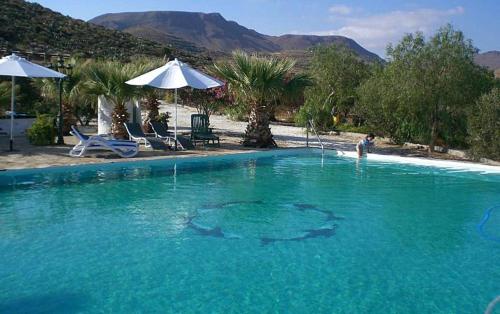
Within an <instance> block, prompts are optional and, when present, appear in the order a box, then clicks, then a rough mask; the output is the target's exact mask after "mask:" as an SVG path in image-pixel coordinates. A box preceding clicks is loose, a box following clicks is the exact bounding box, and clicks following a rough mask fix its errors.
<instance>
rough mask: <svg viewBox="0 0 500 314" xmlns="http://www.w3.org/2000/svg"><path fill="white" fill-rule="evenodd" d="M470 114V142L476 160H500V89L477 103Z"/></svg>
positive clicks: (495, 89) (492, 91) (493, 90)
mask: <svg viewBox="0 0 500 314" xmlns="http://www.w3.org/2000/svg"><path fill="white" fill-rule="evenodd" d="M476 104H477V106H476V107H474V109H473V111H472V112H470V114H469V121H468V122H469V123H468V131H469V137H468V141H469V143H470V146H471V149H470V153H471V155H472V156H473V157H474V158H481V157H487V158H491V159H494V160H500V142H499V139H500V88H494V89H492V90H491V92H490V93H488V94H485V95H483V96H482V97H481V98H479V100H478V101H477V103H476Z"/></svg>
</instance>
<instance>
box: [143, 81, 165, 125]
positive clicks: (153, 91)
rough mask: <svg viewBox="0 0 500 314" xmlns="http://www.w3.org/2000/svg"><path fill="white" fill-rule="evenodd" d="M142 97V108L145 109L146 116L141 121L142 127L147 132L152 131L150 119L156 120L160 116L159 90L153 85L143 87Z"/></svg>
mask: <svg viewBox="0 0 500 314" xmlns="http://www.w3.org/2000/svg"><path fill="white" fill-rule="evenodd" d="M141 94H142V96H143V97H144V101H143V108H144V109H146V116H145V118H144V121H142V128H143V129H144V131H145V132H147V133H153V128H152V127H151V125H150V124H149V122H151V121H157V120H158V117H159V116H160V111H159V109H160V101H159V100H158V99H160V98H161V90H160V89H158V88H153V87H144V88H143V90H142V92H141Z"/></svg>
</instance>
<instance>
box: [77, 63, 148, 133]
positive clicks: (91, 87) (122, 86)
mask: <svg viewBox="0 0 500 314" xmlns="http://www.w3.org/2000/svg"><path fill="white" fill-rule="evenodd" d="M143 70H144V68H143V67H141V66H138V65H137V64H133V63H127V64H122V63H120V62H117V61H102V62H96V63H94V64H92V66H91V67H90V70H89V77H88V81H87V83H86V88H87V92H88V93H89V94H92V95H95V96H100V95H103V96H105V97H106V98H107V99H108V100H110V101H111V102H112V103H113V105H114V109H113V113H112V117H111V118H112V122H111V123H112V124H111V130H112V132H113V135H114V136H115V137H117V138H127V130H126V129H125V126H124V123H126V122H128V118H129V114H128V112H127V109H126V103H127V102H128V101H130V100H132V99H134V98H135V97H137V96H138V95H139V94H140V88H136V87H135V86H132V85H128V84H126V83H125V82H126V81H128V80H130V79H132V78H134V77H135V76H137V75H139V74H142V73H144V71H143Z"/></svg>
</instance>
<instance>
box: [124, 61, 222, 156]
mask: <svg viewBox="0 0 500 314" xmlns="http://www.w3.org/2000/svg"><path fill="white" fill-rule="evenodd" d="M125 83H127V84H129V85H138V86H144V85H147V86H152V87H156V88H162V89H174V90H175V118H174V136H175V145H176V147H177V89H178V88H182V87H186V86H190V87H192V88H197V89H209V88H213V87H219V86H222V85H224V83H223V82H221V81H219V80H217V79H215V78H213V77H211V76H209V75H207V74H205V73H202V72H200V71H198V70H196V69H193V68H192V67H190V66H189V65H187V64H186V63H183V62H181V61H179V60H177V59H175V60H173V61H170V62H167V64H165V65H164V66H161V67H159V68H157V69H155V70H153V71H150V72H148V73H145V74H143V75H140V76H138V77H136V78H134V79H131V80H130V81H127V82H125Z"/></svg>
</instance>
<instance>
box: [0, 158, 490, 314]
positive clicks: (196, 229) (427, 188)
mask: <svg viewBox="0 0 500 314" xmlns="http://www.w3.org/2000/svg"><path fill="white" fill-rule="evenodd" d="M499 204H500V176H499V175H495V174H489V175H488V174H480V173H473V172H457V171H449V170H443V169H438V168H432V167H418V166H410V165H403V164H384V163H380V162H371V161H362V162H360V163H358V162H357V161H356V160H355V159H349V158H341V157H337V156H335V155H334V154H327V155H326V156H325V157H324V158H323V160H322V158H321V154H319V153H318V152H317V151H315V150H297V151H288V152H284V153H276V154H274V153H263V154H246V155H239V156H236V157H224V158H219V157H217V158H208V159H186V160H181V161H177V162H176V165H175V167H174V163H173V162H172V161H155V162H149V163H143V164H132V163H129V164H126V163H125V164H115V165H112V166H90V167H77V168H63V169H61V168H59V169H57V168H56V169H51V170H44V171H19V172H8V171H7V172H4V173H2V174H0V252H1V254H0V312H1V313H40V312H41V313H110V312H114V313H138V312H148V313H155V312H156V313H275V312H276V313H482V312H484V310H485V308H486V306H487V305H488V303H489V302H490V301H491V300H492V299H493V298H494V297H495V296H497V295H498V294H500V266H499V261H500V243H497V242H495V241H492V240H491V239H489V238H488V237H485V236H483V235H481V234H480V232H479V231H478V224H479V223H480V222H481V220H482V218H483V216H484V214H485V211H486V210H487V209H488V208H490V207H492V206H494V205H499ZM482 231H483V233H484V234H486V235H487V236H489V237H500V208H499V209H498V211H495V210H493V211H491V215H490V217H489V219H488V221H487V222H486V223H485V224H484V228H483V229H482ZM499 311H500V309H497V313H500V312H499Z"/></svg>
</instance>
